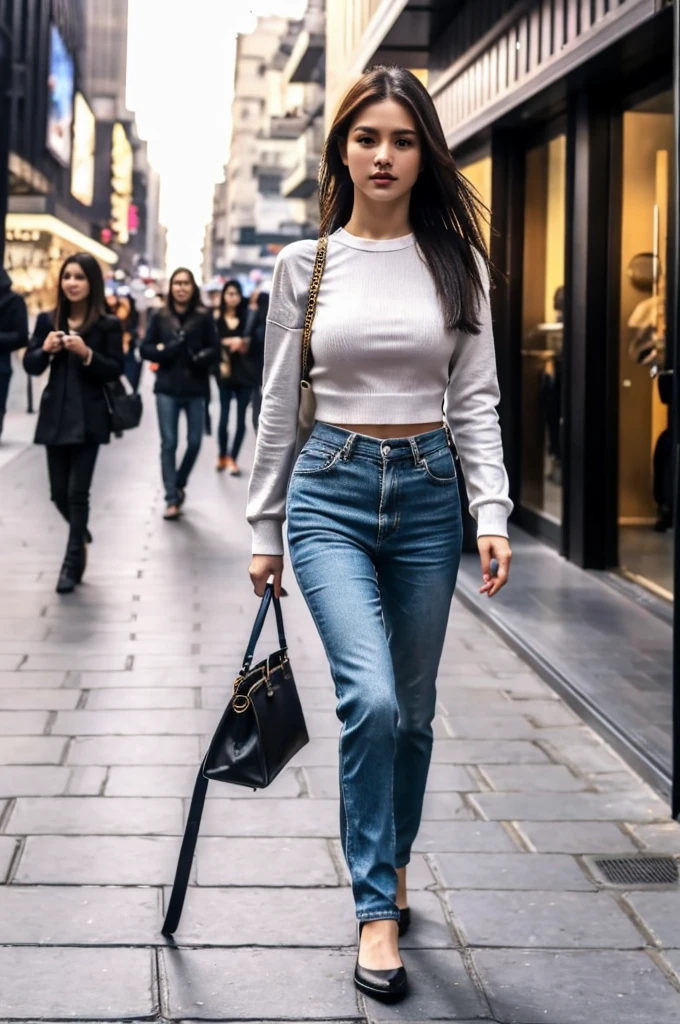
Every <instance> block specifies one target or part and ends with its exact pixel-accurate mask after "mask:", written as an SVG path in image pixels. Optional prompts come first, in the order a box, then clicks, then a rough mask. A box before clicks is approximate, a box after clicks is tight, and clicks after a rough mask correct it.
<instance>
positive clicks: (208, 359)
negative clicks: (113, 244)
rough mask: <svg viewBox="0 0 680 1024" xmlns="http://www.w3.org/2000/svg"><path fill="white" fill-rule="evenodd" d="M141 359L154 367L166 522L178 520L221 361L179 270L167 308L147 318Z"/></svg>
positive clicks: (197, 297) (206, 318) (186, 273)
mask: <svg viewBox="0 0 680 1024" xmlns="http://www.w3.org/2000/svg"><path fill="white" fill-rule="evenodd" d="M140 352H141V355H142V358H143V359H148V360H149V361H150V362H152V363H156V364H157V365H158V370H157V373H156V383H155V385H154V392H155V395H156V409H157V412H158V426H159V429H160V433H161V472H162V475H163V485H164V487H165V512H164V515H163V518H164V519H178V518H179V517H180V515H181V514H182V505H183V504H184V500H185V497H186V493H185V492H186V486H187V481H188V479H189V474H190V473H191V470H192V469H193V467H194V463H195V462H196V459H197V458H198V453H199V451H200V448H201V441H202V440H203V428H204V425H205V409H206V405H207V403H208V401H209V400H210V373H211V371H212V369H213V367H214V366H215V365H216V364H217V360H218V358H219V340H218V338H217V331H216V330H215V323H214V320H213V316H212V313H211V312H210V311H209V310H207V309H204V307H203V306H202V305H201V293H200V290H199V287H198V285H197V284H196V280H195V278H194V275H193V274H192V273H191V271H190V270H186V268H184V267H179V268H178V269H177V270H175V272H174V273H173V275H172V277H171V278H170V287H169V289H168V299H167V306H166V307H165V309H161V310H159V311H158V312H157V313H155V314H154V315H153V317H152V318H151V322H150V324H149V327H148V330H147V332H146V337H145V338H144V341H143V342H142V344H141V347H140ZM182 411H184V412H185V414H186V418H187V448H186V452H185V453H184V457H183V458H182V461H181V463H180V465H179V469H178V468H177V444H178V440H179V438H178V435H179V416H180V413H181V412H182Z"/></svg>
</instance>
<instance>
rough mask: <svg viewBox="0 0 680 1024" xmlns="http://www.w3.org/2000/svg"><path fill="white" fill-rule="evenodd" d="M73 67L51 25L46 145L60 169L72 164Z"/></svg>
mask: <svg viewBox="0 0 680 1024" xmlns="http://www.w3.org/2000/svg"><path fill="white" fill-rule="evenodd" d="M74 84H75V68H74V63H73V57H72V56H71V54H70V53H69V52H68V50H67V49H66V44H65V43H64V40H63V39H62V37H61V34H60V32H59V29H58V28H57V27H56V25H51V26H50V68H49V74H48V78H47V89H48V101H47V140H46V145H47V148H48V150H49V151H50V153H51V154H52V156H53V157H54V158H55V160H58V161H59V163H60V164H61V165H62V166H63V167H68V165H69V164H70V162H71V130H72V127H73V90H74Z"/></svg>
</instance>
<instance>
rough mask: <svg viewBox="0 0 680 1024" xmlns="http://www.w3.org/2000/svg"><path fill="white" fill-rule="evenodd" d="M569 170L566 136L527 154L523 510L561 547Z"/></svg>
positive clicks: (522, 431)
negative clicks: (565, 279) (567, 172)
mask: <svg viewBox="0 0 680 1024" xmlns="http://www.w3.org/2000/svg"><path fill="white" fill-rule="evenodd" d="M566 164H567V140H566V135H565V134H564V133H559V134H556V135H554V137H552V138H550V139H549V140H548V141H545V142H542V143H540V144H539V145H536V146H533V147H531V148H529V149H528V150H527V153H526V163H525V182H524V194H525V200H524V256H523V274H522V338H521V353H522V381H521V388H522V400H521V476H520V505H521V507H522V510H523V511H524V512H525V513H527V512H528V513H529V517H528V518H527V517H526V515H525V516H524V519H525V524H526V525H527V526H528V528H529V529H531V528H532V521H533V525H534V527H535V532H542V533H544V534H545V535H546V536H550V537H551V539H553V540H554V542H556V543H559V536H560V524H561V522H562V423H563V401H562V394H563V377H564V374H563V352H562V349H563V341H564V337H563V310H564V265H565V228H566ZM541 523H542V524H543V528H541V525H540V524H541ZM546 526H547V529H546ZM550 527H552V529H550Z"/></svg>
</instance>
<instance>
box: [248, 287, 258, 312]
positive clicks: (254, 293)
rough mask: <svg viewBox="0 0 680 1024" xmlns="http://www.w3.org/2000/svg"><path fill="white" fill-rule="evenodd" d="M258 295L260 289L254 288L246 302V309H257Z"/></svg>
mask: <svg viewBox="0 0 680 1024" xmlns="http://www.w3.org/2000/svg"><path fill="white" fill-rule="evenodd" d="M259 297H260V289H259V288H254V289H253V291H252V292H251V294H250V300H249V302H248V309H257V300H258V299H259Z"/></svg>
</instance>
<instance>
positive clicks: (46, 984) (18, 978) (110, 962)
mask: <svg viewBox="0 0 680 1024" xmlns="http://www.w3.org/2000/svg"><path fill="white" fill-rule="evenodd" d="M153 970H154V969H153V954H152V952H151V951H150V950H148V949H108V948H105V949H77V948H73V947H69V948H62V949H60V948H58V947H52V948H49V947H46V948H41V947H37V948H36V947H33V948H31V949H30V951H27V950H26V949H25V948H23V947H22V946H13V947H12V946H5V947H0V978H2V985H0V1016H1V1017H3V1018H22V1019H26V1020H38V1019H40V1020H43V1019H45V1018H49V1017H51V1016H52V1017H54V1019H55V1020H56V1019H60V1020H64V1019H67V1020H69V1019H70V1020H72V1019H77V1018H80V1019H81V1020H97V1021H103V1020H120V1019H123V1018H126V1019H130V1018H135V1017H148V1016H152V1015H154V1014H155V1013H157V1011H158V1007H157V1001H156V995H155V986H154V984H153V980H154V973H153ZM36 980H38V981H39V983H38V984H36Z"/></svg>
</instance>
